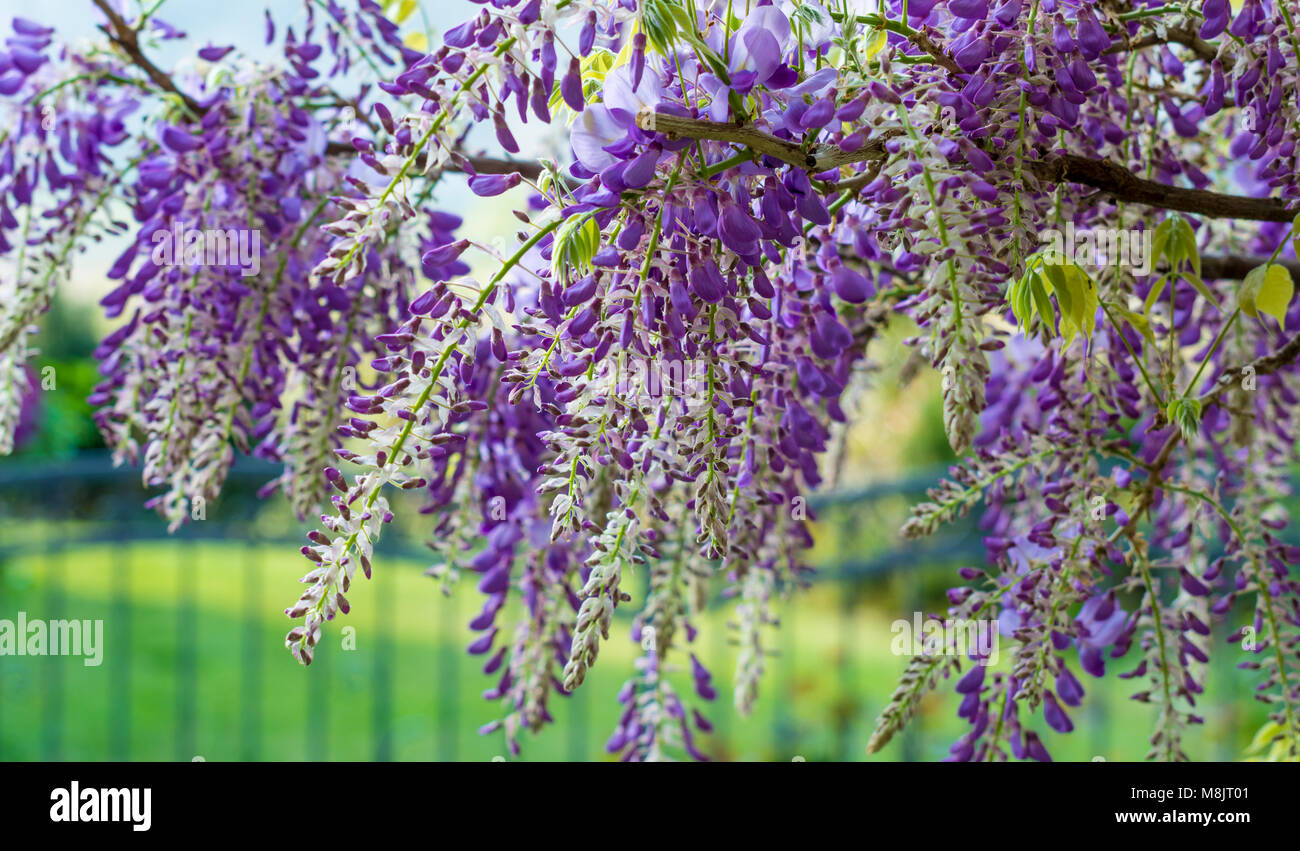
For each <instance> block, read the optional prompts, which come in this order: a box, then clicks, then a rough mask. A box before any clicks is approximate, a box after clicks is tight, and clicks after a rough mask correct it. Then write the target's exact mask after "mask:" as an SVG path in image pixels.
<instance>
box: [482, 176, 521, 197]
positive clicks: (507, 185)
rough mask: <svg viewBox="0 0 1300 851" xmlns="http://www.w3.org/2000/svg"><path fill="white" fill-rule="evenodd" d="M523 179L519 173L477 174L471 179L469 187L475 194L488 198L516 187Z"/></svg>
mask: <svg viewBox="0 0 1300 851" xmlns="http://www.w3.org/2000/svg"><path fill="white" fill-rule="evenodd" d="M521 179H522V178H521V177H520V176H519V175H518V174H517V173H512V174H476V175H474V176H473V177H471V178H470V179H469V188H470V191H472V192H473V193H474V194H475V195H479V196H482V197H485V198H486V197H490V196H492V195H500V194H501V193H502V192H505V191H507V190H509V189H514V188H515V187H516V186H518V185H519V181H520V180H521Z"/></svg>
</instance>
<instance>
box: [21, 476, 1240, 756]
mask: <svg viewBox="0 0 1300 851" xmlns="http://www.w3.org/2000/svg"><path fill="white" fill-rule="evenodd" d="M272 473H273V471H272V470H271V468H268V467H264V466H261V465H255V464H239V465H237V466H236V468H235V470H234V471H233V472H232V475H231V477H230V479H229V481H228V483H227V486H226V489H225V492H224V493H223V496H222V497H221V500H220V502H219V504H218V505H215V506H211V507H209V511H208V516H207V519H205V520H203V521H202V522H196V523H191V524H188V525H186V526H185V527H182V529H181V530H179V531H178V532H177V533H176V534H174V535H168V533H167V532H166V529H165V524H164V523H163V522H162V521H161V520H160V519H159V518H158V517H157V516H156V515H155V514H153V513H151V512H148V511H146V510H145V509H143V508H142V507H141V504H142V502H143V500H144V493H143V491H142V490H141V488H140V485H139V479H138V472H137V471H135V470H129V469H128V470H122V469H114V468H113V467H112V466H111V464H110V462H109V460H108V459H107V458H106V457H102V456H94V457H85V458H80V459H77V460H76V461H75V462H72V463H69V464H67V465H60V466H50V465H38V466H33V465H23V464H20V463H16V462H11V463H9V464H7V465H5V466H4V467H0V509H2V510H3V511H4V514H3V517H4V520H3V522H2V523H0V618H10V619H12V618H14V617H15V616H16V613H17V611H18V609H19V607H26V609H28V610H29V611H28V614H29V615H31V616H32V617H37V616H39V617H42V618H46V619H49V620H55V619H60V618H65V617H66V618H82V617H87V615H86V614H85V613H86V612H89V613H90V614H91V615H102V620H103V622H104V625H105V627H104V628H105V635H104V647H105V648H107V650H112V652H107V650H106V652H105V654H104V662H103V664H102V665H101V666H99V667H96V668H92V667H86V666H85V665H84V664H82V665H78V664H77V663H76V660H67V659H56V658H43V659H36V658H32V657H27V658H25V659H24V658H21V657H7V656H0V759H6V760H13V759H43V760H60V759H78V760H132V759H176V760H191V759H196V758H201V759H225V760H230V759H240V760H263V759H272V760H282V759H308V760H329V759H373V760H390V759H404V760H405V759H420V760H427V759H439V760H456V759H490V758H494V757H496V756H498V755H500V754H503V753H504V751H503V747H502V745H501V743H500V740H499V735H497V736H492V737H488V738H486V739H485V738H483V737H478V736H476V735H475V733H474V728H475V727H476V726H477V725H478V724H480V723H482V722H483V721H484V720H487V719H489V718H490V717H492V712H491V711H490V707H485V705H484V704H483V702H482V701H481V699H480V698H479V697H478V695H477V692H478V691H480V690H481V689H483V688H488V687H490V685H491V684H492V683H494V682H495V680H490V679H488V678H485V677H484V676H483V675H482V674H481V673H479V671H478V670H477V668H478V665H479V664H480V661H481V660H478V659H474V658H471V657H467V656H466V655H465V654H464V652H463V650H462V648H461V646H460V645H462V644H464V643H465V641H466V640H468V637H469V633H468V632H467V631H466V630H465V627H464V624H465V622H466V621H467V620H468V619H469V618H470V617H472V615H473V611H474V609H476V608H477V604H476V602H475V600H474V594H473V593H472V589H469V590H470V592H471V593H467V594H454V595H453V596H452V598H451V599H450V600H446V601H439V600H437V599H435V598H436V597H437V596H438V594H437V592H436V590H435V588H434V586H433V585H432V584H431V583H430V582H429V580H427V579H423V578H422V577H421V573H422V571H423V569H424V567H426V566H427V564H428V559H427V558H426V556H427V551H424V550H423V548H422V547H421V546H419V544H418V542H417V541H415V540H412V539H411V538H410V537H408V536H406V535H404V534H402V532H403V527H402V526H401V525H400V524H401V521H400V519H399V524H398V526H397V527H396V528H395V529H394V530H393V531H392V532H389V533H387V534H386V536H385V539H384V541H383V542H382V544H381V547H380V549H381V552H382V557H381V558H380V559H379V560H378V564H379V565H380V566H379V567H377V568H376V576H375V579H374V580H373V582H370V583H360V584H359V586H358V588H359V587H360V586H361V585H365V586H369V590H368V591H367V593H368V594H369V595H370V598H369V599H367V601H366V603H365V614H361V613H360V610H361V609H362V606H361V605H359V604H357V602H356V600H355V599H354V612H353V613H352V614H351V615H349V616H348V617H347V618H342V619H340V620H338V621H336V622H335V623H334V624H331V628H332V629H334V630H339V629H341V628H342V627H343V626H346V625H348V623H349V622H350V619H353V618H359V619H361V620H359V621H357V623H359V624H360V623H365V624H368V625H367V626H366V627H365V630H366V633H365V635H366V640H365V641H364V642H362V643H361V644H360V646H359V648H358V649H357V650H356V652H340V651H336V650H334V649H333V648H332V647H331V648H326V646H325V644H324V643H323V644H322V649H321V651H320V652H318V656H317V662H316V663H315V664H313V665H312V666H311V667H310V668H308V669H302V668H300V667H299V666H297V665H296V664H294V663H292V662H291V661H290V660H289V659H288V654H287V653H286V651H284V649H283V648H282V646H281V636H282V635H283V632H284V631H285V629H286V628H287V623H288V622H287V621H286V620H285V619H284V618H282V617H277V616H278V608H277V604H280V605H282V604H284V603H287V602H290V600H291V599H292V596H291V595H292V594H293V593H294V587H295V586H294V585H293V584H292V583H293V581H294V580H295V579H296V578H297V575H299V574H301V573H302V572H303V570H302V568H301V565H302V564H305V563H304V562H301V560H299V561H298V562H293V561H288V560H286V559H285V558H281V554H287V556H288V557H290V558H291V557H293V556H294V555H295V553H294V551H295V550H296V548H297V547H298V546H299V545H300V544H301V543H302V537H301V531H302V527H301V526H300V525H299V524H298V523H296V522H295V521H293V519H292V518H291V517H289V515H288V514H287V513H284V509H283V506H282V505H280V506H279V507H278V508H277V507H276V506H277V503H280V502H282V501H278V500H276V501H271V502H270V503H265V502H261V501H259V500H257V499H256V498H255V497H254V492H255V491H256V489H257V488H258V487H259V486H261V485H262V484H264V483H265V482H266V481H267V480H268V479H269V478H270V476H271V475H272ZM933 481H934V476H933V475H927V476H917V477H914V478H910V479H907V480H904V481H897V482H891V483H888V484H884V485H878V486H873V487H870V488H865V489H861V490H857V491H854V492H843V493H836V494H828V495H823V496H821V497H819V498H817V499H816V500H814V501H813V502H812V505H813V507H814V508H815V509H816V510H817V511H818V514H819V518H820V519H819V532H820V534H819V537H821V538H826V539H829V540H830V541H831V542H832V550H833V552H831V553H830V554H829V555H828V556H825V557H822V558H820V559H819V562H820V563H819V564H818V565H817V566H818V571H817V578H816V579H815V580H814V587H813V588H812V589H811V591H810V592H808V593H812V594H816V595H821V600H820V602H819V604H818V605H817V606H816V607H815V608H814V609H812V610H811V611H808V610H805V609H803V608H802V607H800V606H799V605H794V606H785V607H783V609H782V617H783V621H784V622H783V623H782V625H781V628H780V629H779V630H777V631H776V632H775V633H773V639H774V641H775V645H776V652H775V654H774V656H773V657H772V660H771V666H770V667H771V670H769V671H768V672H767V674H766V676H765V680H764V683H763V685H762V691H763V695H762V697H761V698H760V703H759V711H758V713H757V714H756V716H755V717H754V718H749V719H741V718H739V717H737V716H736V714H735V713H734V711H733V710H732V708H731V707H730V704H729V700H728V692H729V688H728V685H729V682H728V680H729V676H728V664H727V662H726V660H727V658H728V657H729V654H730V653H731V650H730V648H729V647H728V646H727V633H728V631H727V630H726V629H725V628H724V623H723V621H724V620H725V615H724V613H722V612H721V611H720V612H718V613H717V616H716V618H715V620H716V623H712V624H711V625H710V629H709V630H708V631H707V637H705V638H702V639H701V641H703V642H705V644H704V645H703V646H702V647H701V648H698V650H697V652H699V654H700V656H701V658H702V659H704V660H705V661H706V663H708V664H710V666H711V667H713V668H714V673H715V680H716V683H717V685H718V690H719V691H720V692H721V696H720V697H719V699H718V700H717V701H715V703H716V704H717V705H716V706H712V707H709V713H708V714H709V716H710V718H711V719H712V721H713V723H714V725H715V728H716V729H715V731H714V733H713V734H711V735H710V736H709V737H707V740H706V742H705V746H706V750H707V749H709V748H712V750H713V751H714V753H715V754H716V755H718V756H720V757H721V758H733V759H780V760H789V759H792V758H804V759H809V760H813V759H860V758H862V755H863V750H862V747H863V745H864V744H865V740H866V736H867V735H868V734H869V728H870V725H871V722H872V721H873V719H874V718H875V715H876V714H877V713H878V712H879V710H880V707H881V705H882V704H883V702H884V701H885V700H886V699H887V698H888V694H889V689H890V685H891V684H890V683H889V681H888V680H889V677H884V678H882V677H881V676H878V675H877V676H874V677H872V676H868V675H867V674H868V668H869V667H870V666H871V664H872V663H870V661H869V658H868V657H870V656H872V655H876V656H878V655H880V653H879V650H880V648H879V639H878V637H877V638H876V639H875V640H874V643H873V645H872V648H871V649H873V650H874V651H875V652H874V654H865V655H864V653H863V648H864V646H865V644H866V636H865V635H864V634H863V630H864V620H863V611H864V608H865V607H868V606H870V605H871V604H872V600H873V598H879V597H880V596H881V595H882V594H883V595H886V596H887V597H888V599H891V600H894V601H896V602H897V603H901V610H902V611H909V612H910V611H918V610H922V609H923V608H925V605H924V602H925V601H927V600H929V601H933V600H936V599H937V597H938V594H939V592H941V590H942V588H943V587H944V583H945V582H947V581H948V580H950V579H951V578H952V576H953V572H952V568H953V566H954V565H956V564H961V563H975V562H978V560H979V559H980V558H981V557H982V550H981V548H980V546H979V535H978V531H977V530H976V529H975V528H974V525H973V524H972V523H969V522H965V523H959V524H957V525H956V526H954V527H952V528H950V529H948V530H947V531H946V532H944V533H943V534H942V535H940V536H938V537H936V538H933V539H930V540H928V541H926V542H924V543H923V544H921V545H918V546H910V547H908V548H906V549H897V548H895V547H894V546H893V545H892V543H891V542H892V541H893V540H894V538H893V535H892V532H893V531H894V530H896V529H897V526H898V522H899V520H900V519H901V518H902V516H903V513H904V512H905V510H906V506H907V504H908V503H909V502H910V501H911V500H914V499H915V498H916V497H917V496H918V495H919V494H920V493H922V492H923V490H924V488H925V486H926V485H928V484H930V483H932V482H933ZM882 542H883V543H882ZM350 596H353V595H350ZM417 597H418V598H419V599H420V601H421V604H420V606H419V607H416V606H415V604H414V603H413V599H414V598H417ZM426 604H427V609H426V608H425V607H424V606H425V605H426ZM932 608H938V606H937V605H934V606H932ZM426 612H427V614H426ZM623 617H624V622H625V623H626V619H627V616H626V615H624V616H623ZM366 618H368V619H369V620H365V619H366ZM426 618H427V619H426ZM357 628H358V629H361V628H362V627H360V626H358V627H357ZM624 631H625V630H624ZM709 642H712V644H710V643H709ZM615 652H616V651H614V650H605V651H602V660H601V661H602V662H604V663H605V664H604V665H603V666H602V665H599V664H598V665H597V667H596V670H595V671H594V673H593V675H592V678H591V680H589V682H588V684H586V685H584V686H583V687H582V688H580V689H578V690H577V691H576V692H575V694H574V695H572V696H571V697H568V698H564V699H560V698H556V699H555V701H554V703H555V706H554V708H553V711H554V712H555V714H556V718H557V720H556V723H555V724H554V725H553V726H551V727H550V728H549V729H547V730H545V731H544V732H542V733H541V734H540V735H539V736H538V737H536V738H532V737H528V736H526V737H525V739H524V742H523V744H524V748H525V750H524V754H523V757H524V758H542V759H572V760H587V759H598V758H606V757H605V755H604V753H603V749H602V748H601V743H602V742H603V740H604V739H605V738H606V737H607V736H608V735H609V733H610V732H612V729H613V719H614V717H615V716H616V714H617V711H618V706H617V705H616V704H615V703H614V701H613V693H614V691H615V690H617V688H618V686H619V685H620V684H621V678H622V677H623V676H625V672H626V671H627V670H628V668H627V666H626V665H622V664H621V663H620V662H619V661H618V660H617V658H614V659H608V658H606V657H607V656H608V655H614V654H615ZM864 659H865V660H867V661H864ZM720 660H721V661H720ZM887 662H888V665H889V667H890V668H891V670H890V671H889V672H887V673H888V674H890V675H891V676H892V674H894V673H896V672H897V669H898V668H899V667H901V663H900V662H899V661H898V660H896V659H892V658H890V659H888V660H887ZM620 668H621V669H620ZM606 669H609V670H606ZM868 683H874V684H875V685H874V687H873V686H869V685H868ZM882 683H883V685H882ZM1107 705H1108V704H1107V703H1106V702H1104V701H1103V702H1094V703H1093V708H1092V709H1091V710H1089V711H1090V713H1091V714H1090V715H1089V716H1088V718H1087V719H1086V729H1087V730H1088V733H1087V735H1088V736H1089V748H1088V749H1090V750H1091V751H1092V752H1098V753H1104V752H1105V748H1106V747H1107V742H1106V739H1107V736H1108V735H1109V732H1108V729H1107V727H1108V725H1107V723H1106V721H1107V712H1108V711H1109V710H1108V709H1107ZM946 714H951V713H946ZM931 723H932V722H931V721H930V720H929V719H927V718H926V717H925V716H924V715H923V716H922V717H921V718H919V719H918V720H917V722H916V723H915V724H914V725H913V728H912V729H911V731H910V732H909V733H908V734H907V735H904V736H902V737H900V740H899V743H898V744H897V745H895V746H893V748H892V750H891V751H889V752H887V754H886V755H887V756H889V757H891V758H894V759H905V760H912V759H933V758H938V757H940V756H942V754H943V745H944V744H945V741H946V740H941V739H940V738H938V737H929V738H927V737H925V736H924V735H923V731H924V730H925V729H926V727H927V725H930V724H931ZM929 739H934V741H933V742H930V741H929ZM1224 753H1227V751H1226V750H1225V752H1224Z"/></svg>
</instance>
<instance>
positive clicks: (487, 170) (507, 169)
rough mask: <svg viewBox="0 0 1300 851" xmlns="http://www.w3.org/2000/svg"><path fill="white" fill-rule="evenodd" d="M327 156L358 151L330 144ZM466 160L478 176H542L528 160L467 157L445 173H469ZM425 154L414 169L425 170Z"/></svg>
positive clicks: (452, 161) (449, 162) (455, 160)
mask: <svg viewBox="0 0 1300 851" xmlns="http://www.w3.org/2000/svg"><path fill="white" fill-rule="evenodd" d="M325 156H327V157H341V156H357V149H356V148H354V147H352V145H351V144H349V143H347V142H330V143H329V144H327V145H326V146H325ZM462 159H463V160H464V161H465V162H467V163H468V164H469V167H470V168H472V169H473V170H474V172H475V173H476V174H511V173H513V172H518V173H519V174H521V175H523V176H524V177H526V178H527V179H529V180H536V179H537V178H538V177H540V176H541V174H542V164H541V163H539V162H530V161H528V160H510V159H500V158H497V157H484V156H466V155H463V154H462V155H461V156H459V157H452V158H450V159H448V160H447V163H446V165H444V166H443V170H445V171H468V170H469V169H466V168H465V167H464V166H463V165H462V164H461V163H460V162H459V160H462ZM424 163H425V159H424V154H420V156H419V157H417V158H416V161H415V165H414V166H413V167H412V168H413V169H418V170H420V171H423V170H424Z"/></svg>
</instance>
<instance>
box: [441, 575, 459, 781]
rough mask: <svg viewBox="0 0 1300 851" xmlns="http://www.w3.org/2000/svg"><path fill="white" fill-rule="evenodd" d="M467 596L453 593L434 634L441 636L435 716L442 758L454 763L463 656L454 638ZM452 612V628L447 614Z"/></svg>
mask: <svg viewBox="0 0 1300 851" xmlns="http://www.w3.org/2000/svg"><path fill="white" fill-rule="evenodd" d="M464 596H465V595H464V594H461V593H460V592H459V591H456V592H453V593H452V595H451V599H450V600H447V601H446V605H445V606H443V607H440V608H439V609H438V611H437V613H436V614H435V617H438V618H440V620H439V621H438V625H437V628H436V629H435V630H434V634H435V635H436V636H437V642H438V643H437V647H438V651H437V652H438V676H437V678H436V679H435V680H434V682H435V686H434V691H433V717H434V718H435V719H436V721H435V722H434V723H435V724H436V725H437V728H438V729H437V741H438V758H439V759H441V760H444V761H446V762H454V761H455V760H456V756H457V754H458V753H459V752H460V688H459V683H460V666H461V664H462V663H461V655H460V654H459V653H457V652H456V643H455V641H453V640H452V635H453V634H454V633H455V630H456V628H457V627H458V626H459V625H460V621H461V601H462V600H463V599H464ZM448 612H450V613H451V620H450V624H451V628H450V629H448V628H447V625H448V621H447V619H446V618H447V613H448Z"/></svg>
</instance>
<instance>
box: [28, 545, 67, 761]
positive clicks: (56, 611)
mask: <svg viewBox="0 0 1300 851" xmlns="http://www.w3.org/2000/svg"><path fill="white" fill-rule="evenodd" d="M64 557H65V552H64V549H63V545H62V543H61V542H60V541H58V540H57V539H56V540H52V541H49V542H48V543H47V545H46V551H45V611H44V612H41V613H40V614H39V615H37V617H40V618H42V619H45V620H46V621H47V622H48V621H53V620H58V619H62V617H63V604H64V587H63V581H64V575H65V574H64ZM28 616H29V617H30V616H31V615H30V613H29V615H28ZM20 640H21V639H20ZM36 661H38V664H39V665H40V668H41V685H42V700H41V715H42V718H43V720H44V724H43V727H44V729H43V731H42V734H41V747H42V751H43V755H44V759H45V760H46V761H47V762H57V761H59V760H60V759H62V757H63V665H61V664H59V663H60V662H61V661H62V660H61V659H59V658H57V657H53V656H43V657H36Z"/></svg>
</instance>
